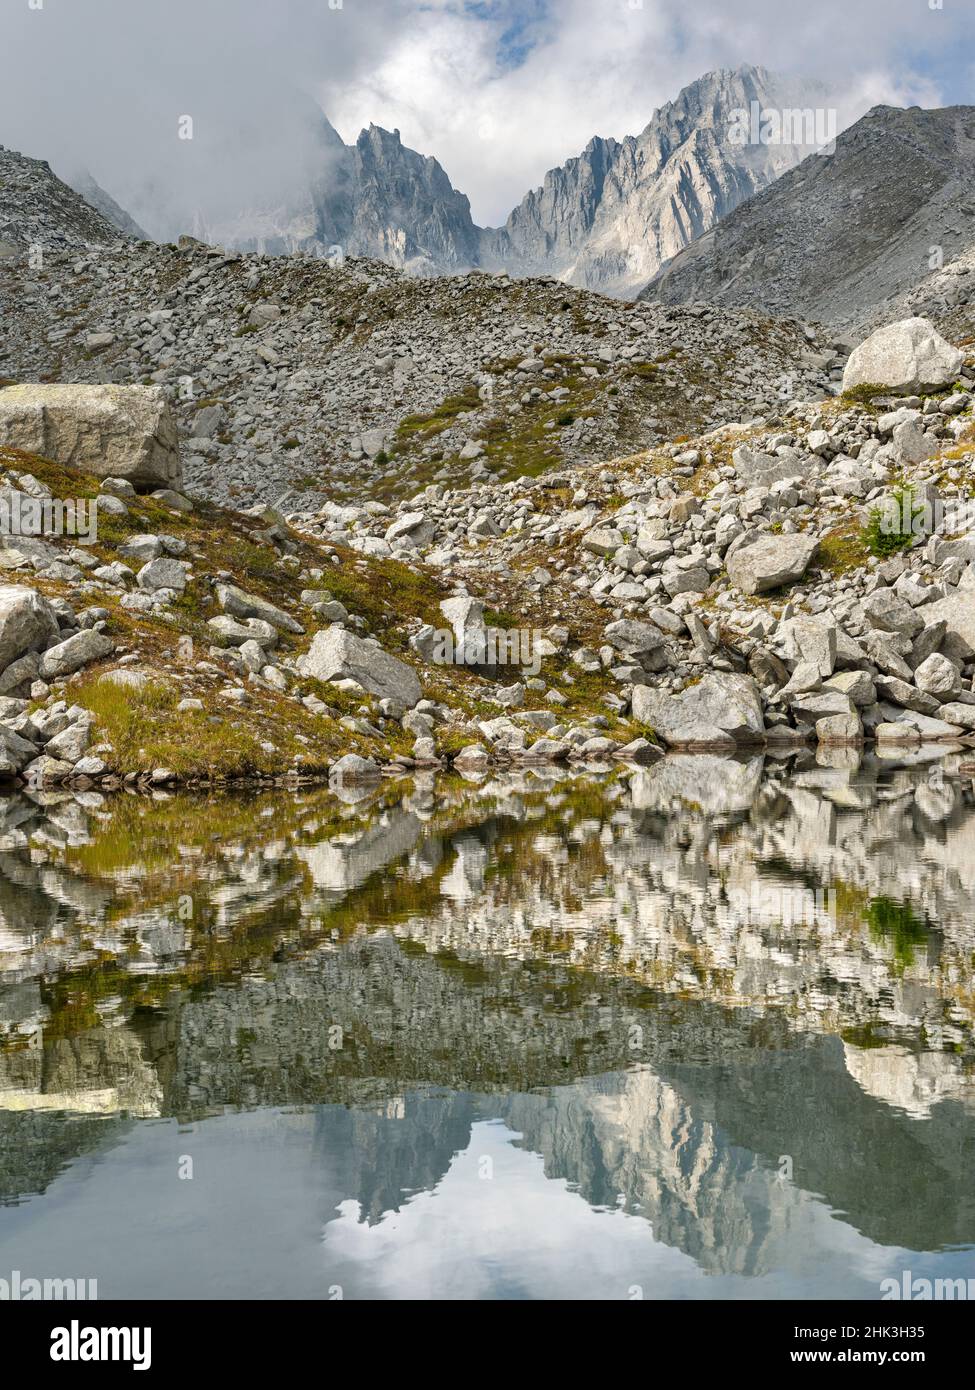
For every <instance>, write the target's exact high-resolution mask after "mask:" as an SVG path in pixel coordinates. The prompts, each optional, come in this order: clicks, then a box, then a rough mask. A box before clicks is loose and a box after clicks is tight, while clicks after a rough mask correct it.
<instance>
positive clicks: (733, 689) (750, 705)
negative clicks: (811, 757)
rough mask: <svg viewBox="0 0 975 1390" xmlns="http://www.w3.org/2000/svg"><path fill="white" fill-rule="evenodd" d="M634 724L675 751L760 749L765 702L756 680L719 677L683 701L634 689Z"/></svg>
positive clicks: (658, 692) (711, 677)
mask: <svg viewBox="0 0 975 1390" xmlns="http://www.w3.org/2000/svg"><path fill="white" fill-rule="evenodd" d="M633 718H634V719H636V720H638V721H639V722H640V723H641V724H647V725H648V726H649V727H650V728H652V729H653V730H654V732H655V733H656V734H657V735H658V736H659V737H660V738H662V739H663V740H664V742H665V743H667V744H668V745H670V746H671V747H674V748H704V747H711V746H717V745H723V744H728V743H756V742H761V740H762V739H763V738H764V737H765V720H764V717H763V715H762V701H761V698H760V696H759V691H758V685H757V683H756V682H755V681H754V680H753V679H752V678H751V676H739V675H732V674H724V673H718V672H715V673H713V674H711V675H708V676H705V677H704V679H703V680H702V681H700V682H699V683H698V684H697V685H692V686H689V687H688V689H687V690H684V691H683V692H682V693H681V694H680V695H671V694H669V693H668V692H666V691H663V690H655V689H653V688H652V687H651V686H648V685H638V686H635V687H634V689H633Z"/></svg>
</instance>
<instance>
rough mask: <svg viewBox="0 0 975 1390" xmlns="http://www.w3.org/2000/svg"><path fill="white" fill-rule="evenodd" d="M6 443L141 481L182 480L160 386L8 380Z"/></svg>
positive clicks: (0, 398) (2, 436)
mask: <svg viewBox="0 0 975 1390" xmlns="http://www.w3.org/2000/svg"><path fill="white" fill-rule="evenodd" d="M0 443H3V444H10V445H13V446H14V448H17V449H23V450H25V451H26V452H27V453H33V454H41V455H42V456H43V457H44V458H49V459H53V460H54V461H55V462H56V463H62V464H68V465H70V466H71V467H73V468H78V469H80V470H81V471H82V472H85V473H93V474H94V475H95V476H96V477H98V478H126V479H128V481H129V482H130V483H132V484H134V485H135V486H136V487H142V488H151V487H159V486H160V485H168V484H172V483H174V484H177V485H179V484H180V483H181V481H182V469H181V467H180V461H179V442H178V439H177V435H176V422H175V420H174V418H173V415H172V412H171V411H170V408H169V405H168V403H167V401H166V397H165V396H164V395H163V393H162V391H161V390H160V389H159V388H158V387H157V386H40V385H30V386H7V387H5V388H4V389H3V390H0Z"/></svg>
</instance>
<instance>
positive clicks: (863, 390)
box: [840, 381, 890, 408]
mask: <svg viewBox="0 0 975 1390" xmlns="http://www.w3.org/2000/svg"><path fill="white" fill-rule="evenodd" d="M889 395H890V387H889V386H881V385H878V384H877V383H876V382H873V381H862V382H861V383H860V385H859V386H851V387H850V389H849V390H848V391H844V392H843V393H842V394H841V396H840V400H841V402H842V403H843V405H864V406H867V407H870V408H874V401H875V400H876V398H877V397H878V396H889Z"/></svg>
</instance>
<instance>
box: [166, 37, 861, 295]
mask: <svg viewBox="0 0 975 1390" xmlns="http://www.w3.org/2000/svg"><path fill="white" fill-rule="evenodd" d="M831 100H832V99H831V94H830V89H829V88H828V87H827V86H826V85H825V84H823V83H820V82H815V81H812V80H801V79H795V78H786V77H781V76H777V75H775V74H773V73H770V72H768V71H767V70H766V69H764V68H760V67H753V66H751V65H745V66H742V67H739V68H735V69H722V70H719V71H716V72H712V73H708V74H706V75H705V76H704V77H702V78H701V79H699V80H698V81H696V82H694V83H692V84H691V85H690V86H688V87H686V88H685V89H684V90H683V91H682V92H681V93H680V94H679V96H678V97H677V98H676V99H675V100H674V101H672V102H668V103H667V104H666V105H665V106H663V107H662V108H661V109H660V110H659V111H658V112H657V113H656V114H655V115H654V117H653V119H652V120H651V121H650V123H649V124H648V125H647V126H646V127H645V129H644V130H643V131H642V132H641V134H639V135H637V136H627V137H626V138H625V139H623V140H615V139H604V138H602V137H599V136H596V137H594V138H593V139H592V140H591V141H590V142H589V144H588V145H587V146H586V148H585V149H584V150H583V152H582V153H581V154H580V155H579V156H578V157H577V158H573V159H570V160H568V161H567V162H566V163H565V164H564V165H562V166H560V167H558V168H555V169H551V170H549V172H548V173H547V174H546V175H545V178H544V181H543V183H542V184H541V185H540V186H539V187H537V188H535V189H532V190H531V191H530V192H528V193H527V194H526V195H525V197H524V198H523V199H522V200H521V202H520V203H519V204H518V206H517V207H515V208H514V209H513V211H512V212H511V215H510V216H509V217H508V219H507V222H506V223H505V225H504V226H503V227H499V228H481V227H478V226H477V225H476V224H475V223H474V221H473V218H472V215H471V208H470V202H469V200H468V198H467V197H466V196H465V194H463V193H462V192H460V191H458V190H457V189H455V188H454V186H453V184H452V183H451V181H450V178H449V177H448V175H447V173H446V172H445V171H444V169H443V168H442V166H441V165H440V164H439V163H438V161H437V160H436V159H435V158H433V157H432V156H429V155H422V154H419V153H417V152H416V151H415V150H412V149H410V148H408V147H407V146H406V145H404V144H403V142H402V140H401V138H400V133H399V131H398V130H394V131H392V132H390V131H387V130H383V129H382V128H380V127H379V126H376V125H370V126H369V128H368V129H367V130H363V131H362V133H361V134H360V135H359V137H358V139H357V140H356V142H355V143H354V144H353V145H346V144H345V143H344V142H343V141H342V139H341V138H340V136H339V135H338V133H337V132H336V130H335V129H334V128H333V126H332V125H331V124H330V123H329V121H328V120H327V118H326V117H325V116H324V115H322V114H321V112H320V111H318V110H317V108H315V109H312V106H311V103H309V104H308V106H307V108H306V109H304V110H301V111H300V115H299V114H298V112H299V108H298V104H297V102H296V104H295V106H294V108H293V110H292V111H291V112H289V119H297V120H298V121H299V124H300V127H301V138H300V139H296V141H295V149H296V152H297V151H300V154H298V153H296V157H295V160H294V161H293V164H292V167H291V169H290V170H289V171H288V173H287V176H286V177H282V178H281V179H279V180H278V189H277V190H275V192H273V193H272V194H271V195H270V196H265V197H264V198H263V200H262V199H261V198H260V196H259V194H253V195H252V196H251V197H250V198H249V199H247V200H244V201H242V203H241V205H240V207H239V210H238V211H235V212H234V213H233V214H232V215H229V216H226V215H225V216H221V215H217V216H212V215H210V214H209V213H208V212H207V211H205V210H203V209H201V210H198V211H197V212H196V213H195V214H194V217H193V219H192V227H191V230H192V231H193V233H194V235H197V236H200V237H201V238H202V239H204V240H208V241H215V242H219V243H221V244H223V245H227V246H229V247H233V248H234V249H237V250H251V251H252V250H262V251H266V252H269V253H288V252H294V251H301V252H305V253H310V254H319V255H327V254H329V253H330V251H331V248H334V247H336V246H340V247H341V248H342V250H343V252H344V253H346V254H351V255H360V256H370V257H373V258H376V259H379V260H383V261H386V262H387V263H388V264H391V265H394V266H397V267H399V268H401V269H406V270H410V271H413V272H415V273H423V274H431V273H433V274H436V273H450V272H455V271H461V270H467V269H472V268H477V267H481V268H484V269H488V270H495V271H497V270H504V271H508V272H509V273H511V274H515V275H519V276H525V275H554V276H556V277H558V278H559V279H562V280H565V281H567V282H568V283H571V284H575V285H579V286H582V287H585V288H590V289H598V290H602V291H604V292H607V293H611V294H619V295H627V294H630V293H632V292H634V291H635V290H636V289H637V288H639V287H640V286H641V285H643V284H645V283H646V281H647V280H648V279H649V278H650V276H652V275H653V274H654V273H655V272H656V270H657V269H658V268H659V266H660V265H661V264H662V263H663V262H664V261H666V260H668V259H669V258H671V257H672V256H674V255H676V254H677V253H678V252H679V251H680V250H682V249H683V248H684V247H685V246H687V245H688V244H689V242H691V241H693V240H694V239H695V238H697V237H699V236H700V235H701V234H702V233H704V232H707V231H708V230H710V229H711V228H712V227H713V226H714V225H715V224H716V223H717V221H718V220H719V219H720V218H722V217H724V216H726V215H727V213H728V212H730V211H731V210H733V209H734V208H735V207H737V206H738V205H739V204H740V203H741V202H743V201H744V200H745V199H747V198H749V197H751V196H752V195H753V194H754V193H756V192H758V191H761V190H762V189H764V188H766V187H767V186H768V185H769V184H770V183H772V182H773V181H774V180H775V179H777V178H778V177H780V176H781V175H782V174H783V173H785V172H786V171H787V170H789V169H791V168H792V167H794V166H795V165H796V164H797V163H799V162H800V161H801V160H802V159H803V158H804V157H805V156H806V155H807V154H809V153H810V152H812V150H813V149H814V148H815V146H816V142H817V138H819V139H821V137H822V135H823V134H824V133H827V132H828V133H830V134H832V133H835V122H836V109H835V107H834V106H831V105H830V103H831ZM827 108H828V109H827ZM769 110H771V111H776V112H778V111H791V112H794V113H795V114H796V116H797V123H796V128H795V130H789V131H786V132H785V135H784V136H783V138H781V139H775V138H773V139H772V140H769V141H763V140H759V139H754V138H747V139H745V138H742V136H741V133H740V125H741V120H742V116H743V115H744V114H746V113H747V114H748V115H751V114H752V113H753V112H755V113H758V112H764V111H769ZM800 116H801V117H802V118H803V119H798V118H799V117H800ZM817 131H818V135H817ZM796 136H798V140H797V139H796V138H794V137H796ZM230 200H232V194H231V195H230ZM222 202H223V205H224V206H227V203H228V196H227V194H226V192H225V193H224V194H223V197H222ZM182 230H186V228H183V229H182ZM166 235H167V236H173V235H175V229H174V228H172V227H168V228H167V231H166Z"/></svg>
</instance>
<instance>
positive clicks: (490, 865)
mask: <svg viewBox="0 0 975 1390" xmlns="http://www.w3.org/2000/svg"><path fill="white" fill-rule="evenodd" d="M831 761H832V762H834V763H835V764H837V765H833V766H830V765H821V764H818V763H816V762H813V761H811V760H809V759H805V758H804V759H802V760H800V761H799V762H798V763H796V762H791V761H790V762H788V763H776V762H772V761H768V760H766V761H763V760H762V759H759V758H755V759H751V760H746V761H736V760H730V759H720V758H712V757H701V756H697V757H694V756H683V757H681V756H671V757H668V758H667V759H665V760H664V761H663V762H661V763H660V764H658V765H656V766H655V767H653V768H650V769H645V770H640V771H638V772H635V773H632V774H626V775H624V776H622V777H620V776H612V777H609V778H607V779H606V780H604V781H601V782H600V781H594V780H593V779H591V778H587V777H583V776H568V775H554V774H551V773H547V772H540V771H539V772H527V773H523V774H519V775H517V776H511V777H492V778H486V779H482V780H480V781H476V780H475V781H470V782H462V781H460V780H456V781H450V782H447V783H444V784H436V785H435V784H433V783H430V782H425V781H423V780H417V781H414V782H404V783H403V784H401V785H387V786H384V787H383V788H382V789H380V790H378V791H372V792H368V793H355V794H351V795H347V796H346V797H345V798H344V799H343V800H337V799H336V798H335V797H334V796H331V795H330V794H329V793H327V792H324V791H319V790H314V791H306V792H303V793H301V794H300V795H297V796H291V797H287V798H286V797H283V796H281V795H280V794H268V795H265V796H257V797H254V798H251V799H249V800H237V799H229V798H228V799H225V800H216V799H209V800H204V799H194V798H191V797H175V798H171V797H168V796H164V795H160V796H158V797H156V798H153V799H151V800H147V799H143V798H139V797H134V796H127V797H123V798H121V799H119V800H117V801H108V800H103V799H102V798H101V797H100V796H98V795H91V794H88V795H83V796H79V797H70V796H61V795H48V794H44V795H38V796H36V797H27V796H24V795H18V796H11V797H8V798H6V799H5V801H4V802H2V803H0V1037H2V1039H3V1046H2V1048H0V1201H2V1202H5V1203H7V1204H13V1206H16V1205H17V1204H23V1203H24V1202H28V1203H29V1204H31V1205H36V1203H37V1202H38V1200H40V1201H42V1202H43V1200H44V1199H43V1198H40V1199H39V1198H38V1196H37V1194H43V1193H46V1192H50V1191H53V1190H54V1189H56V1188H57V1187H58V1183H59V1178H60V1175H62V1174H64V1173H65V1172H66V1171H68V1170H70V1169H71V1168H72V1166H76V1165H77V1164H79V1163H83V1162H84V1161H85V1155H88V1154H95V1153H99V1152H100V1153H102V1154H103V1155H104V1156H105V1162H106V1163H112V1162H115V1161H117V1162H121V1161H122V1156H124V1154H125V1153H127V1152H128V1151H129V1149H130V1147H131V1146H132V1144H133V1143H135V1142H136V1140H137V1138H138V1136H139V1135H141V1134H142V1133H143V1131H142V1130H141V1129H140V1128H139V1122H140V1121H145V1120H147V1119H153V1118H157V1119H161V1120H166V1119H167V1118H168V1117H172V1118H174V1119H176V1120H178V1121H180V1122H181V1123H182V1124H191V1125H198V1126H201V1129H200V1133H201V1134H203V1133H204V1132H207V1133H209V1132H211V1131H210V1130H208V1126H211V1125H214V1124H215V1123H216V1117H219V1116H221V1115H228V1114H230V1113H232V1112H256V1111H259V1110H260V1111H266V1112H272V1111H277V1110H279V1109H280V1108H281V1107H300V1108H307V1107H312V1109H311V1110H310V1111H309V1114H310V1116H313V1117H314V1122H313V1126H312V1130H311V1131H310V1135H309V1141H308V1142H309V1144H310V1150H309V1153H310V1157H309V1162H311V1163H312V1164H313V1165H314V1168H315V1170H316V1171H317V1172H318V1173H319V1174H320V1175H321V1176H320V1182H321V1184H322V1185H323V1191H326V1190H327V1194H328V1196H327V1199H326V1198H324V1197H323V1199H322V1200H323V1206H322V1207H321V1208H320V1209H319V1210H318V1212H317V1213H316V1215H317V1218H318V1219H319V1220H321V1221H322V1222H323V1224H324V1225H325V1227H326V1229H329V1230H331V1229H332V1228H331V1226H330V1224H329V1223H330V1222H331V1223H333V1224H334V1221H335V1219H336V1218H335V1216H334V1211H335V1209H336V1208H338V1209H340V1211H341V1213H342V1215H341V1217H340V1218H339V1225H338V1226H336V1227H335V1228H334V1231H333V1234H332V1235H331V1236H330V1237H329V1239H330V1240H331V1241H332V1245H331V1246H329V1248H330V1249H332V1248H335V1249H337V1248H339V1247H342V1245H343V1242H347V1241H350V1240H352V1238H351V1237H349V1236H346V1235H345V1234H343V1232H344V1231H345V1225H346V1223H347V1222H348V1220H349V1219H352V1220H353V1221H354V1223H358V1224H364V1225H365V1226H366V1227H377V1226H382V1225H383V1223H384V1222H385V1221H386V1220H387V1219H388V1218H389V1216H390V1214H391V1213H397V1212H399V1213H401V1215H402V1214H403V1213H405V1211H406V1210H407V1209H411V1207H412V1204H414V1203H415V1202H416V1201H418V1200H419V1199H420V1196H421V1195H422V1194H426V1197H427V1198H429V1195H430V1194H431V1193H437V1192H440V1191H441V1187H442V1184H444V1182H445V1181H447V1179H448V1176H449V1175H451V1174H454V1173H455V1171H456V1168H457V1164H458V1163H459V1162H460V1158H459V1156H460V1155H464V1154H468V1153H469V1152H470V1150H471V1145H472V1143H474V1142H475V1141H474V1140H473V1139H472V1136H473V1135H478V1134H481V1133H482V1132H484V1131H483V1126H484V1125H485V1124H487V1125H495V1126H497V1125H501V1126H503V1129H504V1133H505V1134H506V1135H507V1136H508V1140H507V1141H506V1143H507V1144H508V1147H509V1148H510V1146H511V1145H513V1146H514V1148H515V1149H517V1150H520V1151H524V1152H525V1153H526V1154H529V1153H530V1154H534V1155H537V1156H538V1159H539V1160H540V1162H541V1165H542V1167H541V1172H542V1173H543V1174H544V1180H545V1181H547V1182H549V1183H552V1182H554V1183H556V1184H558V1185H559V1188H560V1190H562V1189H564V1190H565V1191H566V1192H567V1193H571V1194H574V1199H575V1200H584V1202H585V1203H586V1204H588V1206H589V1207H590V1208H591V1209H592V1210H594V1211H596V1212H605V1213H614V1214H615V1215H617V1216H620V1217H623V1216H625V1217H627V1218H637V1219H638V1220H639V1222H641V1223H642V1225H643V1228H644V1229H647V1230H648V1231H649V1232H651V1233H652V1238H653V1240H654V1241H655V1242H657V1243H660V1244H662V1245H663V1246H666V1247H668V1248H670V1249H673V1250H675V1251H680V1252H682V1254H683V1255H684V1256H686V1257H688V1258H689V1259H690V1260H692V1261H693V1267H694V1268H695V1269H696V1270H697V1271H699V1272H700V1273H706V1274H709V1275H712V1276H721V1277H725V1276H726V1277H729V1278H747V1279H756V1278H762V1277H764V1276H772V1275H775V1274H776V1273H777V1272H778V1273H779V1274H781V1272H782V1271H783V1270H788V1271H791V1273H790V1275H789V1278H790V1279H793V1278H797V1277H798V1274H797V1271H798V1269H799V1267H800V1266H801V1265H803V1264H804V1262H805V1264H806V1265H808V1264H809V1261H810V1260H813V1257H812V1256H810V1255H809V1254H808V1250H807V1254H806V1255H805V1256H803V1257H800V1254H799V1251H800V1250H801V1249H802V1248H804V1247H808V1246H809V1241H810V1235H809V1231H810V1222H813V1223H814V1224H815V1221H816V1218H815V1216H814V1215H811V1214H810V1203H812V1206H813V1207H817V1208H821V1209H823V1210H825V1211H828V1210H832V1211H833V1212H834V1213H836V1214H839V1215H840V1217H841V1221H842V1222H843V1223H845V1224H846V1225H847V1226H848V1227H849V1228H850V1229H851V1231H855V1232H856V1233H858V1238H862V1239H863V1240H864V1241H869V1242H872V1243H873V1245H876V1246H879V1247H886V1248H891V1249H893V1248H901V1247H903V1248H905V1249H907V1250H910V1251H918V1252H923V1251H943V1250H946V1249H947V1248H948V1247H952V1246H954V1247H966V1246H970V1245H971V1243H972V1241H973V1238H975V1199H973V1195H972V1186H971V1176H970V1175H971V1166H972V1159H973V1157H975V1103H973V1102H975V1085H973V1057H975V1047H973V1035H972V1023H973V1008H975V993H973V960H975V910H973V909H975V795H973V788H972V783H971V780H970V779H969V778H967V777H964V776H962V775H961V774H960V773H959V771H958V759H957V758H954V759H952V758H948V759H946V760H944V761H943V762H940V763H934V762H931V761H928V760H927V759H926V758H925V757H924V755H918V754H915V755H913V756H911V757H909V758H907V759H900V760H899V761H897V762H887V763H883V762H878V761H875V760H872V759H870V760H867V761H866V762H864V764H863V765H862V766H858V765H856V764H855V763H854V764H853V765H850V764H849V761H848V759H832V760H831ZM242 1123H244V1121H242ZM166 1128H167V1126H166V1125H163V1129H164V1130H165V1129H166ZM148 1132H151V1131H147V1133H148ZM212 1133H213V1134H214V1135H217V1134H218V1133H219V1130H216V1129H215V1130H213V1131H212ZM138 1142H139V1143H140V1144H141V1143H143V1142H144V1141H143V1140H142V1139H138ZM505 1151H507V1150H505ZM451 1181H453V1179H451ZM349 1203H352V1204H353V1206H354V1215H353V1216H352V1217H351V1218H350V1216H349V1210H350V1209H349V1207H348V1204H349ZM13 1206H8V1211H12V1210H13ZM330 1213H331V1214H330ZM613 1229H614V1230H615V1229H616V1228H615V1227H614V1228H613ZM817 1229H818V1227H817ZM4 1230H5V1223H4V1218H3V1215H2V1212H0V1242H2V1240H3V1236H4ZM16 1236H17V1232H16V1229H15V1230H14V1235H13V1236H12V1237H11V1238H12V1239H15V1238H16ZM817 1239H818V1240H819V1241H820V1244H823V1243H824V1241H825V1237H823V1236H822V1235H821V1234H820V1236H818V1237H817ZM825 1243H826V1244H828V1241H825ZM355 1244H356V1241H355V1240H352V1246H355ZM326 1245H328V1240H327V1241H326ZM343 1248H344V1247H343ZM350 1248H351V1246H350ZM824 1248H825V1247H824ZM16 1253H17V1256H18V1259H19V1260H20V1264H21V1266H24V1267H27V1266H29V1263H30V1262H29V1260H28V1259H27V1257H26V1255H25V1254H24V1252H23V1247H22V1246H21V1245H20V1244H17V1245H16ZM0 1263H2V1261H0ZM813 1263H815V1261H814V1260H813ZM18 1267H19V1266H18ZM790 1287H792V1285H791V1284H790ZM793 1291H795V1289H793ZM619 1296H625V1294H623V1293H622V1292H621V1293H620V1294H619ZM814 1296H821V1295H814Z"/></svg>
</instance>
